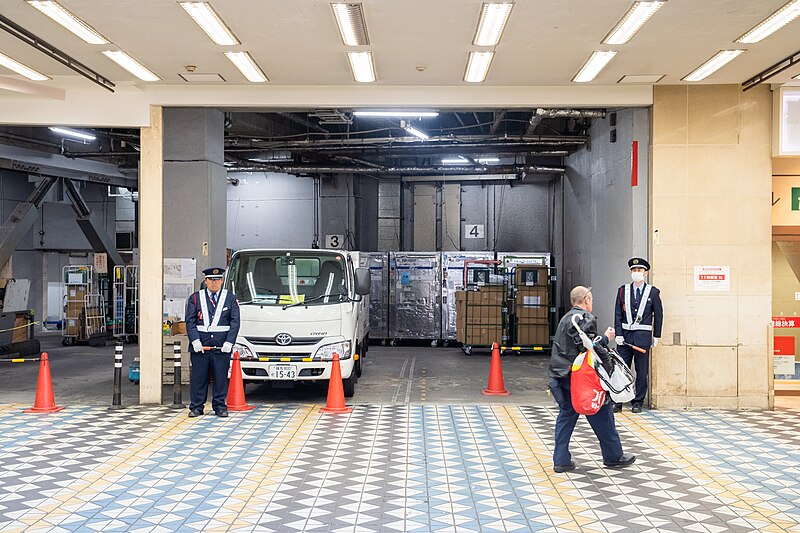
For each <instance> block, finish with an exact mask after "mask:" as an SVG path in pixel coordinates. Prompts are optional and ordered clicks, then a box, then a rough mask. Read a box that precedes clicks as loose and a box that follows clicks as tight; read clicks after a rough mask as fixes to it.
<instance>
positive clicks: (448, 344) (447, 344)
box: [442, 341, 450, 348]
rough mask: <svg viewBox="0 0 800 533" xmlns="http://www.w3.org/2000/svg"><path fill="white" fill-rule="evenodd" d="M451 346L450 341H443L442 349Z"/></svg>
mask: <svg viewBox="0 0 800 533" xmlns="http://www.w3.org/2000/svg"><path fill="white" fill-rule="evenodd" d="M449 346H450V341H442V348H447V347H449Z"/></svg>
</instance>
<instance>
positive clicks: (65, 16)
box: [28, 0, 109, 44]
mask: <svg viewBox="0 0 800 533" xmlns="http://www.w3.org/2000/svg"><path fill="white" fill-rule="evenodd" d="M28 4H30V5H31V6H33V7H35V8H36V9H38V10H39V11H41V12H42V13H44V14H45V15H47V16H48V17H50V18H51V19H53V20H54V21H56V22H57V23H59V24H61V25H62V26H63V27H64V28H66V29H67V30H69V31H71V32H72V33H74V34H75V35H77V36H78V37H80V38H81V39H83V40H84V41H86V42H87V43H89V44H108V43H109V40H108V39H106V38H105V37H103V36H102V35H100V34H99V33H98V32H97V30H95V29H94V28H92V27H91V26H89V25H88V24H86V23H85V22H84V21H82V20H81V19H79V18H78V17H76V16H75V15H74V14H73V13H72V12H71V11H69V10H68V9H67V8H65V7H64V6H62V5H61V4H59V3H58V2H54V1H52V0H29V1H28Z"/></svg>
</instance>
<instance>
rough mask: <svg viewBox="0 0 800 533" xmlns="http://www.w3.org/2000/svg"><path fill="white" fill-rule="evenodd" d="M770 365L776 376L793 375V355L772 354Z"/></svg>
mask: <svg viewBox="0 0 800 533" xmlns="http://www.w3.org/2000/svg"><path fill="white" fill-rule="evenodd" d="M772 365H773V368H774V373H775V375H776V376H786V375H794V355H773V356H772Z"/></svg>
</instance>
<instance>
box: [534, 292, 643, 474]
mask: <svg viewBox="0 0 800 533" xmlns="http://www.w3.org/2000/svg"><path fill="white" fill-rule="evenodd" d="M569 298H570V302H571V304H572V309H570V310H569V311H568V312H567V313H566V314H565V315H564V317H563V318H562V319H561V321H560V322H559V323H558V327H557V328H556V334H555V337H554V338H553V346H552V349H551V350H550V369H549V371H548V374H549V376H550V381H549V383H548V385H549V387H550V392H551V393H552V395H553V399H555V401H556V403H557V404H558V418H557V419H556V430H555V448H554V449H553V470H554V471H556V472H559V473H560V472H569V471H570V470H574V469H575V462H574V461H573V460H572V455H571V454H570V452H569V441H570V439H571V437H572V432H573V430H574V429H575V424H576V423H577V421H578V413H576V412H575V410H574V409H573V408H572V397H571V390H570V368H571V367H572V363H573V362H574V361H575V358H576V357H577V356H578V354H579V353H580V352H581V351H583V349H584V348H583V343H582V342H581V339H580V335H579V333H578V331H577V330H576V329H575V326H574V325H573V324H572V317H573V316H575V315H577V316H578V318H577V321H578V323H579V324H580V327H581V329H582V330H583V331H584V332H585V333H586V334H587V335H588V336H589V338H590V339H593V338H594V337H595V336H596V334H597V318H596V317H595V316H594V315H593V314H592V306H593V304H592V289H591V288H588V289H587V288H586V287H582V286H580V285H579V286H577V287H575V288H574V289H572V291H571V292H570V294H569ZM613 334H614V330H613V329H612V328H607V329H606V332H605V335H604V336H603V337H601V338H600V339H599V340H598V341H596V343H598V342H599V343H600V344H601V346H597V354H598V356H600V357H601V358H605V357H604V356H607V355H608V352H607V351H606V350H605V349H604V348H603V346H608V340H609V337H610V336H611V335H613ZM609 401H610V400H609V399H608V396H606V403H604V404H603V406H602V407H601V408H600V410H599V411H598V412H597V413H596V414H594V415H589V416H587V417H586V420H588V421H589V425H591V426H592V430H593V431H594V434H595V435H596V436H597V440H599V441H600V451H601V452H602V455H603V464H604V465H605V466H607V467H610V468H616V467H623V466H628V465H630V464H632V463H633V462H634V461H635V460H636V456H635V455H633V454H631V453H623V451H622V443H621V442H620V440H619V433H618V432H617V428H616V426H615V425H614V413H613V412H612V409H611V405H610V404H609Z"/></svg>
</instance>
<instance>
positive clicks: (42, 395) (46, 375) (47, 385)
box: [23, 352, 64, 413]
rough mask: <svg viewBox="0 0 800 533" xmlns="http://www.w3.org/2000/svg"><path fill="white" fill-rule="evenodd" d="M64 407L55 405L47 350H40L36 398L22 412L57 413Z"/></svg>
mask: <svg viewBox="0 0 800 533" xmlns="http://www.w3.org/2000/svg"><path fill="white" fill-rule="evenodd" d="M62 409H64V407H63V406H61V405H56V400H55V397H54V396H53V381H52V379H50V360H49V359H48V357H47V352H42V356H41V360H40V362H39V381H38V383H37V384H36V399H35V400H34V402H33V407H31V408H30V409H25V410H24V411H23V413H57V412H58V411H61V410H62Z"/></svg>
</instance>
